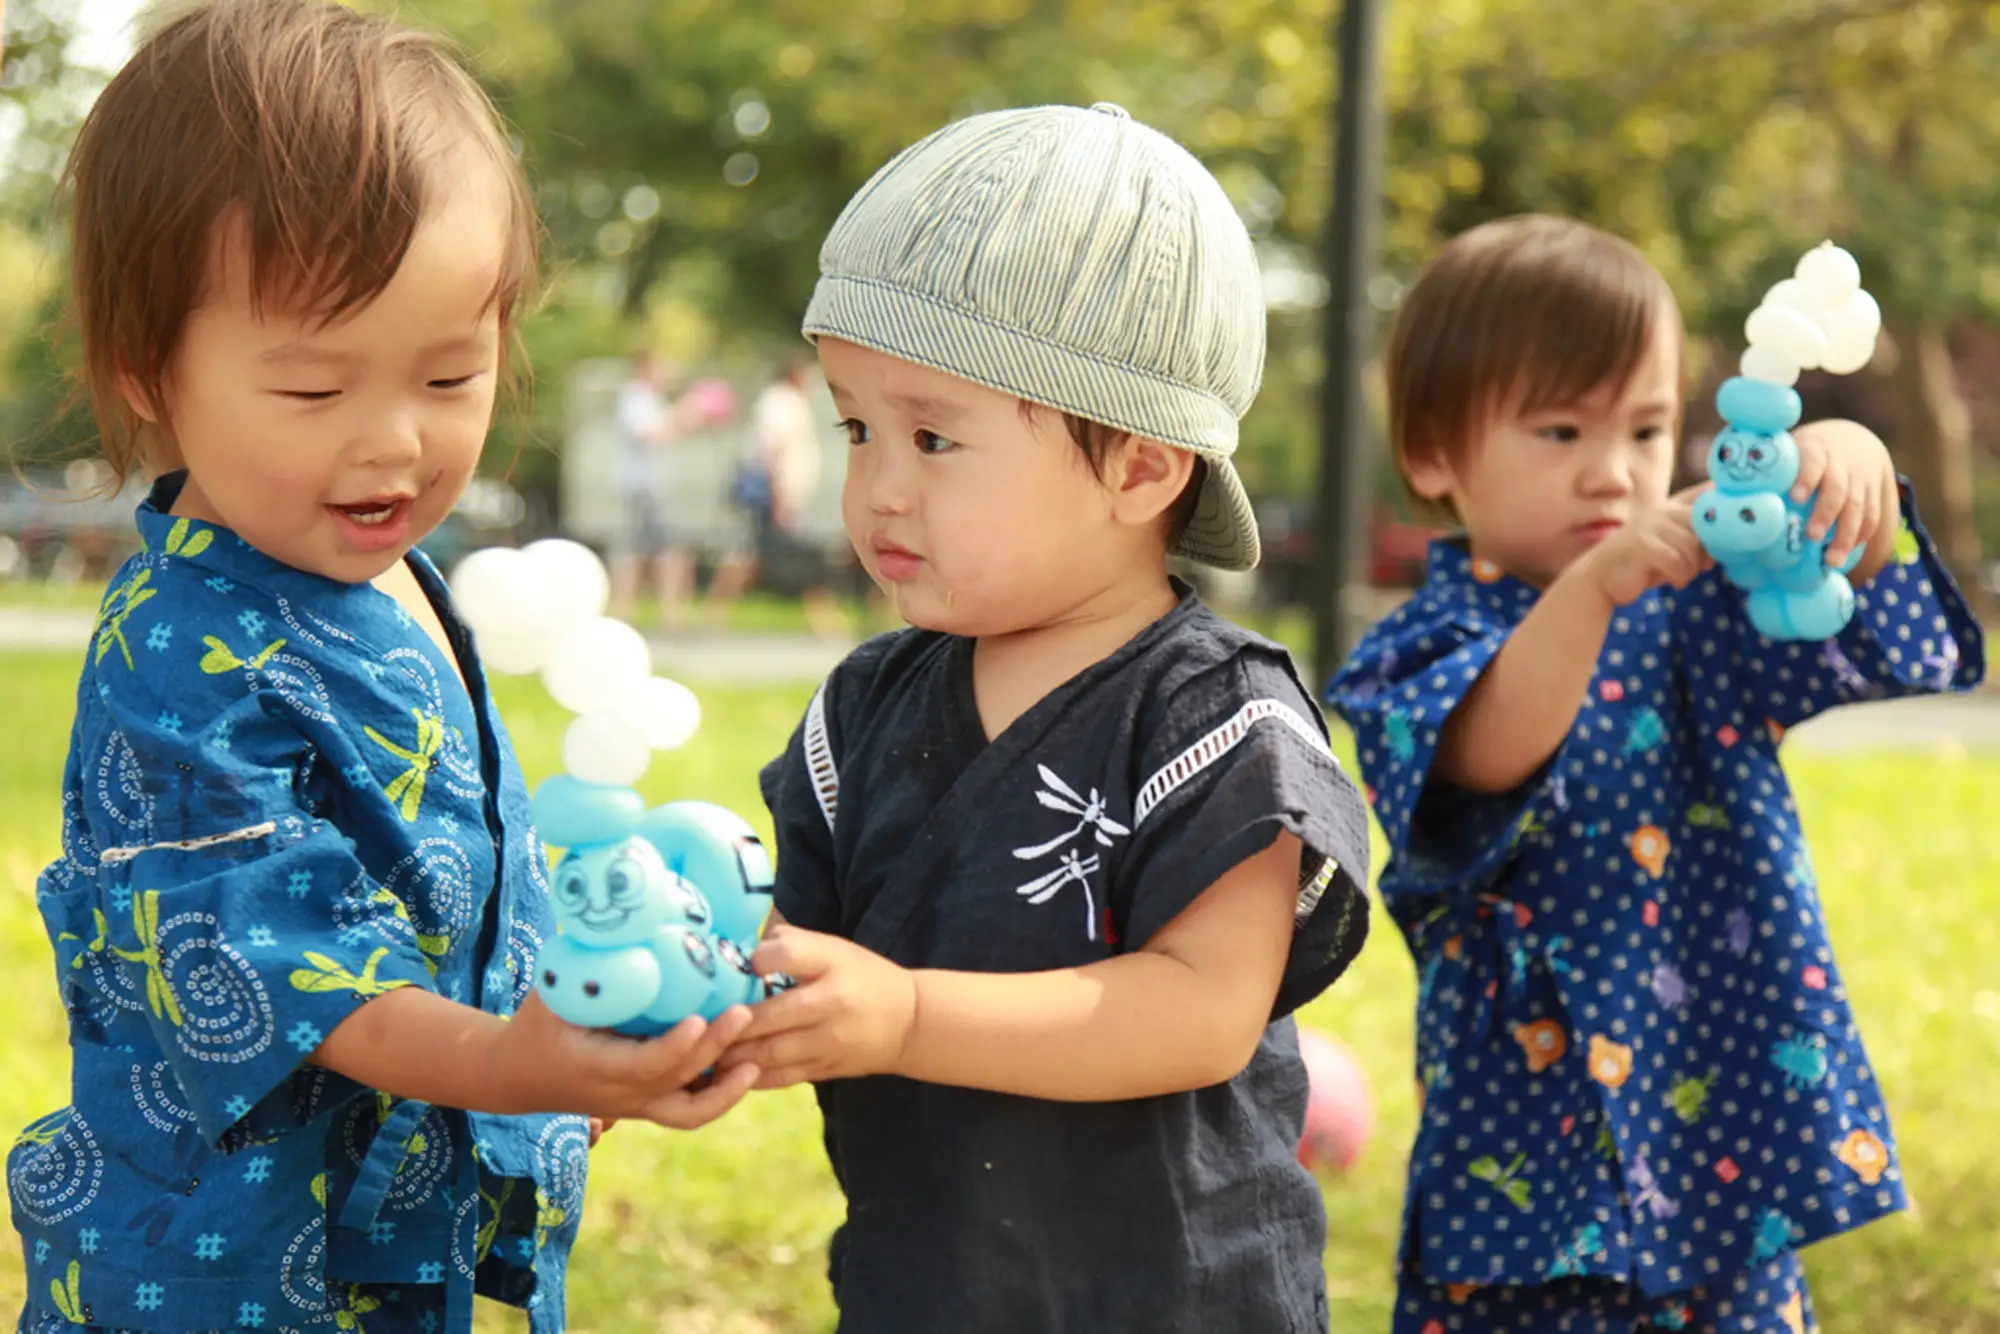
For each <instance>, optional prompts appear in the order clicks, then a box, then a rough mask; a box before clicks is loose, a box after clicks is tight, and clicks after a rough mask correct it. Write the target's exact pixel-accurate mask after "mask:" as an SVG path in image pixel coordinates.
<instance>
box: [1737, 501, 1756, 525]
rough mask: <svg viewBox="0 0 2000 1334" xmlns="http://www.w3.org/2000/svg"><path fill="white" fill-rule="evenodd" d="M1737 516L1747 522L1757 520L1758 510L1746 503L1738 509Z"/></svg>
mask: <svg viewBox="0 0 2000 1334" xmlns="http://www.w3.org/2000/svg"><path fill="white" fill-rule="evenodd" d="M1736 516H1737V517H1738V518H1740V519H1742V520H1743V522H1745V523H1755V522H1757V511H1756V510H1753V509H1751V508H1750V507H1749V506H1748V505H1745V506H1744V507H1743V508H1742V509H1740V510H1738V511H1736Z"/></svg>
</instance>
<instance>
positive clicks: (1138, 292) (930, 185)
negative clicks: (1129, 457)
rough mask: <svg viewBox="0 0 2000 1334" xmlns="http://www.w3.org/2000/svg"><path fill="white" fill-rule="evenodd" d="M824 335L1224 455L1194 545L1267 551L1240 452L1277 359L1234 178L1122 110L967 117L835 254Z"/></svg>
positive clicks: (1201, 555)
mask: <svg viewBox="0 0 2000 1334" xmlns="http://www.w3.org/2000/svg"><path fill="white" fill-rule="evenodd" d="M819 263H820V279H819V285H818V287H817V288H815V290H814V292H813V298H812V303H811V304H810V305H809V306H808V307H807V308H806V315H805V321H804V331H805V334H806V336H807V337H808V338H818V337H819V336H820V335H822V334H827V335H831V336H832V337H835V338H843V339H846V340H847V341H849V342H852V343H857V344H860V345H861V346H864V347H869V348H873V349H875V350H876V351H878V352H885V353H887V354H889V355H890V356H893V357H900V358H902V359H904V360H906V361H913V362H917V363H919V364H921V365H925V366H929V367H931V368H932V369H935V370H940V371H943V372H945V373H946V374H948V375H955V376H958V377H959V378H961V379H965V380H971V381H973V382H975V383H977V384H982V385H985V386H987V387H988V388H991V389H997V390H1000V391H1001V392H1003V393H1009V394H1014V395H1016V396H1018V397H1020V398H1023V399H1027V400H1029V401H1031V402H1034V403H1040V404H1044V405H1046V406H1048V407H1052V408H1057V409H1060V410H1062V411H1065V412H1072V413H1075V414H1076V415H1077V416H1080V417H1084V418H1087V419H1089V420H1091V421H1096V422H1101V423H1103V424H1104V425H1106V426H1112V427H1116V428H1118V429H1119V430H1122V431H1128V432H1131V433H1132V434H1134V435H1138V436H1142V437H1145V438H1146V439H1149V440H1157V441H1159V442H1161V443H1162V444H1168V445H1174V446H1177V447H1178V448H1181V449H1185V450H1188V451H1190V452H1192V453H1194V454H1197V455H1199V456H1200V457H1201V458H1203V459H1204V460H1206V461H1207V464H1208V469H1207V481H1206V483H1205V484H1204V487H1203V491H1202V495H1201V500H1200V503H1199V505H1197V507H1196V510H1195V514H1194V518H1193V520H1192V522H1190V523H1189V525H1188V527H1187V531H1186V533H1185V534H1184V535H1183V536H1182V537H1181V539H1180V541H1179V542H1178V543H1177V544H1176V546H1175V548H1174V551H1175V554H1177V555H1182V556H1186V557H1188V558H1190V559H1192V560H1197V561H1201V562H1203V563H1204V564H1208V565H1214V566H1218V567H1220V568H1222V569H1225V570H1247V569H1249V568H1251V567H1252V566H1254V565H1255V564H1256V563H1257V556H1258V540H1257V520H1256V516H1255V514H1254V513H1253V512H1252V510H1251V508H1250V498H1249V497H1248V496H1247V495H1245V494H1244V491H1243V482H1242V480H1241V479H1240V478H1239V477H1238V476H1237V475H1236V468H1235V466H1234V465H1233V464H1231V463H1230V461H1229V458H1230V455H1232V454H1234V453H1235V452H1236V439H1237V422H1238V420H1239V419H1240V418H1241V417H1242V416H1243V414H1244V413H1245V412H1246V411H1248V410H1249V407H1250V403H1251V400H1252V399H1254V398H1255V397H1256V395H1257V387H1258V383H1259V381H1260V380H1261V378H1262V376H1263V370H1264V297H1263V285H1262V282H1261V280H1260V278H1259V275H1258V271H1257V255H1256V251H1255V249H1254V248H1253V247H1252V245H1251V242H1250V235H1249V233H1248V232H1247V231H1245V230H1244V227H1243V223H1242V220H1241V219H1239V218H1238V217H1237V216H1236V210H1235V209H1234V208H1233V207H1232V206H1231V205H1230V202H1229V198H1228V196H1227V195H1225V194H1224V193H1223V191H1222V187H1221V185H1220V184H1218V183H1217V181H1216V179H1215V177H1213V176H1211V175H1210V174H1209V173H1208V170H1207V169H1206V168H1205V167H1203V166H1202V165H1201V163H1199V162H1197V161H1196V160H1195V158H1194V156H1193V155H1192V154H1190V153H1189V152H1188V151H1187V150H1186V149H1184V148H1182V147H1181V146H1180V145H1179V144H1177V143H1175V142H1174V141H1173V140H1172V139H1169V138H1168V137H1167V136H1166V135H1164V134H1161V133H1160V132H1159V131H1157V130H1154V129H1151V128H1149V127H1147V126H1144V125H1141V124H1139V123H1138V122H1137V121H1134V120H1133V119H1132V118H1131V117H1130V116H1128V115H1127V114H1126V113H1125V112H1124V110H1123V109H1121V108H1119V107H1116V106H1113V105H1111V104H1110V103H1108V102H1100V103H1098V104H1097V105H1096V106H1094V107H1092V108H1090V109H1089V110H1084V109H1083V108H1081V107H1064V106H1048V107H1028V108H1019V109H1014V110H1007V111H994V112H988V113H986V114H983V115H978V116H972V117H969V118H967V119H965V120H960V121H955V122H953V123H952V124H950V125H947V126H945V127H944V128H943V129H941V130H938V131H937V132H936V133H934V134H931V135H930V136H929V137H927V138H925V139H922V140H920V141H918V142H917V143H915V144H913V145H911V146H910V147H909V148H906V149H904V150H903V151H902V152H901V153H899V154H897V155H896V157H894V158H893V159H891V160H890V161H889V163H888V164H887V165H885V166H884V167H883V168H882V169H881V170H880V171H878V172H876V173H875V175H874V177H873V178H872V179H870V180H869V182H868V183H867V184H866V185H865V186H863V187H862V188H861V190H860V192H859V193H857V194H856V195H855V196H854V198H853V199H851V200H849V201H848V204H847V207H846V208H845V209H843V210H842V211H841V214H840V217H839V219H838V220H837V221H836V222H835V223H834V224H833V230H832V231H831V232H830V233H828V235H827V238H826V244H825V245H824V246H822V247H821V249H820V257H819Z"/></svg>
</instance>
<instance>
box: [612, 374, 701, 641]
mask: <svg viewBox="0 0 2000 1334" xmlns="http://www.w3.org/2000/svg"><path fill="white" fill-rule="evenodd" d="M666 382H667V368H666V363H665V362H664V361H663V360H661V358H660V355H659V354H658V353H657V352H654V351H653V350H652V349H651V348H645V349H642V350H641V351H640V352H639V353H638V354H637V355H636V356H634V357H633V358H632V373H631V374H630V375H629V376H628V377H627V378H626V380H625V383H624V384H623V385H621V386H620V387H619V390H618V441H619V460H618V463H619V482H620V485H621V486H622V488H623V489H624V492H625V523H624V531H623V533H622V535H621V538H620V540H619V542H618V543H617V544H616V546H615V549H614V550H613V552H612V559H611V598H612V614H613V615H614V616H617V617H620V618H621V619H624V620H628V621H629V620H633V619H635V615H634V613H635V610H636V607H637V603H638V596H639V589H640V585H641V583H642V582H643V581H644V579H645V577H646V574H647V572H648V571H649V570H650V572H651V574H652V578H653V587H654V591H655V592H656V593H657V594H658V596H659V599H660V606H659V619H660V623H661V624H663V625H668V626H673V625H678V624H680V622H681V620H682V619H683V618H684V616H685V615H686V611H687V605H688V600H689V598H691V597H692V596H693V594H694V576H695V560H694V552H693V551H692V550H690V549H689V548H688V546H687V545H686V543H685V542H684V541H683V540H682V539H681V537H680V536H679V534H678V533H677V525H676V522H675V518H676V516H675V508H676V500H675V497H674V496H673V495H671V494H669V489H668V488H666V487H664V486H662V484H661V476H660V459H659V452H660V451H661V450H662V449H664V448H666V447H669V446H671V445H672V444H673V443H674V442H675V441H676V440H677V439H679V437H680V434H681V430H682V425H683V423H682V422H681V421H680V416H681V414H680V413H678V412H677V411H676V409H675V406H674V404H673V403H672V401H671V400H670V399H669V398H668V397H667V391H666Z"/></svg>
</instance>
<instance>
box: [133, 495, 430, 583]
mask: <svg viewBox="0 0 2000 1334" xmlns="http://www.w3.org/2000/svg"><path fill="white" fill-rule="evenodd" d="M186 484H187V471H186V470H185V469H182V470H180V471H177V472H170V473H163V474H161V476H160V477H159V478H158V479H157V480H155V481H154V483H153V486H152V489H151V491H149V492H148V493H147V495H146V498H145V499H144V500H142V501H140V502H139V508H138V510H137V512H136V518H137V521H138V525H139V540H140V542H142V543H143V544H144V545H145V548H146V554H147V555H148V557H150V558H151V559H152V560H154V561H156V562H157V561H163V560H183V561H186V562H187V563H188V564H190V565H193V566H196V567H198V568H200V569H203V570H206V571H207V572H208V573H209V575H210V576H211V577H210V580H209V582H210V583H211V585H213V586H215V587H216V588H217V589H218V591H222V592H226V591H228V590H227V588H226V587H224V586H223V585H227V584H247V585H249V586H251V587H254V588H262V589H266V590H269V591H271V592H274V593H278V594H282V595H286V596H289V597H293V598H298V599H301V600H304V601H308V602H310V601H323V600H326V599H330V598H334V599H337V598H342V597H349V596H353V595H354V594H355V593H356V592H363V593H364V594H373V595H376V596H381V595H380V594H379V593H377V590H375V589H374V588H373V586H371V585H369V584H365V583H363V584H350V583H343V582H342V581H340V580H338V579H329V578H327V577H326V576H325V575H322V574H313V573H311V572H310V571H307V570H301V569H299V568H298V567H296V566H293V565H287V564H285V563H284V562H283V561H281V560H276V559H274V558H273V557H270V556H267V555H265V554H264V553H263V552H261V551H259V550H257V548H255V547H253V546H251V545H250V544H249V543H248V542H245V541H244V540H243V539H242V538H241V537H238V536H237V535H236V533H235V532H233V531H232V530H230V529H228V528H225V527H223V526H222V525H221V524H219V523H210V522H208V521H206V520H201V519H186V518H181V517H179V516H177V515H175V514H173V513H171V511H172V509H173V506H174V501H175V500H177V499H179V498H180V494H181V488H182V487H183V486H185V485H186ZM409 555H410V565H411V568H412V569H413V570H414V571H415V573H416V576H417V579H418V582H419V583H421V584H423V585H424V588H425V591H426V592H428V593H429V594H430V595H431V601H432V602H433V603H439V604H442V605H443V606H446V607H448V606H449V605H450V600H449V599H448V598H445V597H443V596H442V590H443V587H444V582H443V578H442V577H441V576H440V575H439V574H438V572H437V569H436V567H435V566H433V565H432V564H431V563H430V560H429V558H428V557H426V556H425V555H424V554H423V553H422V552H421V551H419V550H417V549H416V548H415V547H412V548H411V549H410V553H409ZM217 581H220V583H218V582H217ZM391 601H393V599H391Z"/></svg>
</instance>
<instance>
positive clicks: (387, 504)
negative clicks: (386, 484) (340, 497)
mask: <svg viewBox="0 0 2000 1334" xmlns="http://www.w3.org/2000/svg"><path fill="white" fill-rule="evenodd" d="M402 505H403V502H402V501H400V500H367V501H363V502H362V503H361V504H359V505H335V506H334V508H335V509H337V510H339V511H340V512H341V513H342V514H345V515H346V516H347V517H348V518H350V519H352V520H354V522H356V523H358V524H360V525H362V526H363V527H365V528H373V527H375V526H376V525H378V524H385V523H387V522H389V520H391V519H393V518H395V517H396V511H397V510H398V509H400V508H402Z"/></svg>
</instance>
